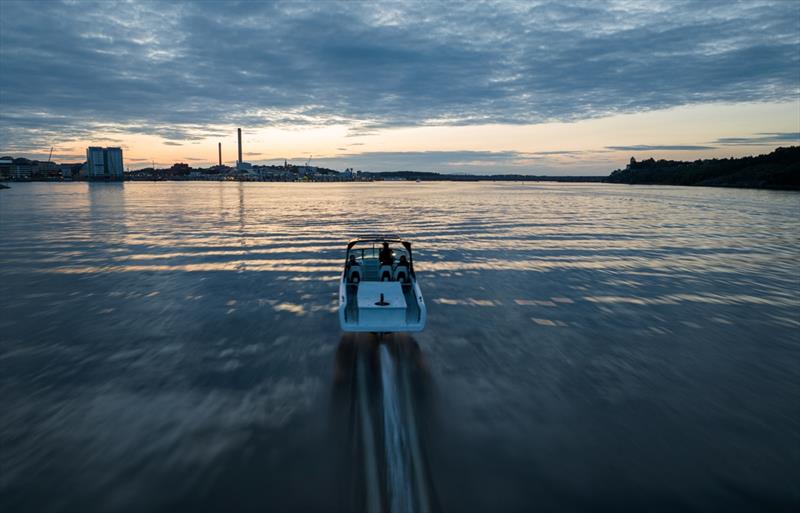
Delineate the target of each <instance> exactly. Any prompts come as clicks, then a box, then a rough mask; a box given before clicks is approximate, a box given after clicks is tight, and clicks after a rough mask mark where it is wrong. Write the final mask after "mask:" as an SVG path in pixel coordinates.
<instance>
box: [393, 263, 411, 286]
mask: <svg viewBox="0 0 800 513" xmlns="http://www.w3.org/2000/svg"><path fill="white" fill-rule="evenodd" d="M394 281H399V282H401V283H408V282H409V281H410V279H409V274H408V266H407V265H398V266H397V267H395V268H394Z"/></svg>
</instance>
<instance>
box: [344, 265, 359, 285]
mask: <svg viewBox="0 0 800 513" xmlns="http://www.w3.org/2000/svg"><path fill="white" fill-rule="evenodd" d="M360 281H361V266H359V265H353V266H351V267H350V269H348V270H347V282H348V283H358V282H360Z"/></svg>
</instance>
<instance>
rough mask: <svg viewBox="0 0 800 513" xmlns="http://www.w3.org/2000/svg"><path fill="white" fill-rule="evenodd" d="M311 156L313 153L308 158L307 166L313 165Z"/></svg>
mask: <svg viewBox="0 0 800 513" xmlns="http://www.w3.org/2000/svg"><path fill="white" fill-rule="evenodd" d="M311 157H313V155H309V156H308V160H306V167H311Z"/></svg>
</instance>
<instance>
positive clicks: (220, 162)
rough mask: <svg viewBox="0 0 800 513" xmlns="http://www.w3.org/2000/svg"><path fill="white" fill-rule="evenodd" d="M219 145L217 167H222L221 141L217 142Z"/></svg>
mask: <svg viewBox="0 0 800 513" xmlns="http://www.w3.org/2000/svg"><path fill="white" fill-rule="evenodd" d="M217 144H218V145H219V167H222V143H217Z"/></svg>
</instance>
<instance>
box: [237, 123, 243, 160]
mask: <svg viewBox="0 0 800 513" xmlns="http://www.w3.org/2000/svg"><path fill="white" fill-rule="evenodd" d="M236 130H237V131H238V132H239V162H242V129H241V128H237V129H236Z"/></svg>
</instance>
